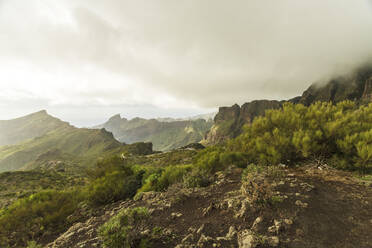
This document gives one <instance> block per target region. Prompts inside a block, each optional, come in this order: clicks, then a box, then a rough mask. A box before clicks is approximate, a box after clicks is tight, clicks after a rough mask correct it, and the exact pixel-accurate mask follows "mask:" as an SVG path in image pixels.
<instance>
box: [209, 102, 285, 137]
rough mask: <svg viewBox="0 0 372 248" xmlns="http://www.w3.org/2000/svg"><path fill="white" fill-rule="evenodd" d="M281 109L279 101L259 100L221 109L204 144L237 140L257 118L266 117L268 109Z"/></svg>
mask: <svg viewBox="0 0 372 248" xmlns="http://www.w3.org/2000/svg"><path fill="white" fill-rule="evenodd" d="M280 107H281V102H279V101H269V100H258V101H253V102H249V103H245V104H243V105H242V106H241V107H240V106H239V105H237V104H234V105H233V106H231V107H220V108H219V111H218V113H217V115H216V116H215V118H214V125H213V126H212V128H211V130H210V131H209V132H208V133H207V135H206V137H205V140H204V141H203V143H204V144H217V143H221V142H223V141H225V140H227V139H231V138H235V137H236V136H238V135H239V134H240V133H241V132H242V127H243V125H244V124H246V123H250V122H251V121H252V120H253V119H254V118H255V117H257V116H261V115H264V113H265V111H266V110H268V109H278V108H280Z"/></svg>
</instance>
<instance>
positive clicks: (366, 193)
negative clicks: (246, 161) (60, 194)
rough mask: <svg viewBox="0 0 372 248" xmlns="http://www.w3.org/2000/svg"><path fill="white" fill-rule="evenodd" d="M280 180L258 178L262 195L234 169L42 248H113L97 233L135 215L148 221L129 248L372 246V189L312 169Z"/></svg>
mask: <svg viewBox="0 0 372 248" xmlns="http://www.w3.org/2000/svg"><path fill="white" fill-rule="evenodd" d="M279 174H280V176H279V177H276V178H272V177H271V175H269V174H267V173H262V174H259V175H256V176H257V179H255V183H261V182H263V181H265V182H266V184H265V187H264V188H260V187H261V186H260V184H254V185H255V186H253V188H252V189H251V188H249V186H248V184H246V183H244V181H243V182H242V181H241V180H240V178H241V169H238V168H234V167H232V168H230V169H229V170H228V171H227V172H225V173H217V174H216V175H215V182H214V183H213V184H211V185H210V186H208V187H206V188H197V189H185V188H182V187H180V185H175V186H173V187H171V188H170V189H168V191H167V192H149V193H144V194H143V195H142V196H141V197H140V198H138V199H136V200H126V201H119V202H116V203H114V204H110V205H106V206H105V207H103V208H100V209H98V210H97V211H96V212H95V214H93V215H89V214H88V215H85V216H84V217H83V221H81V222H79V223H77V224H75V225H73V226H72V227H70V228H69V229H68V230H67V231H66V232H65V233H63V234H61V235H60V236H59V237H58V238H56V239H55V240H54V241H53V242H50V243H49V244H48V245H47V246H46V247H53V248H62V247H71V248H74V247H110V246H107V244H109V243H106V246H104V241H105V240H102V236H100V235H99V227H100V226H102V225H103V224H104V223H106V222H108V221H109V220H110V219H111V220H114V219H115V216H119V215H123V213H125V212H126V211H128V210H135V209H139V207H141V208H144V209H146V210H147V212H148V215H147V216H146V218H145V219H143V220H141V219H138V220H137V222H133V227H132V228H133V229H132V230H131V229H129V230H131V235H132V237H131V238H132V240H133V243H134V244H135V243H136V242H141V241H142V242H143V243H144V240H147V244H148V246H145V247H206V248H208V247H239V248H254V247H283V248H298V247H303V248H305V247H309V248H310V247H314V248H315V247H316V248H360V247H371V246H372V233H371V232H370V230H371V228H372V188H371V187H368V184H367V185H364V184H361V181H360V180H359V179H356V178H354V177H353V176H352V175H351V174H349V173H343V172H338V171H336V170H332V169H329V168H327V167H322V166H319V165H317V164H307V165H302V168H301V169H288V168H287V169H286V168H284V169H282V170H281V171H280V173H279ZM249 190H253V191H254V192H256V193H257V195H255V196H256V197H268V198H265V199H267V200H268V201H267V203H262V204H260V203H257V202H256V199H254V197H253V195H252V194H250V191H249ZM268 192H270V193H268ZM264 193H268V195H267V196H265V195H264ZM113 216H114V217H113ZM111 223H114V222H111ZM123 227H124V226H123ZM128 235H129V234H128ZM111 247H121V246H111ZM122 247H126V246H122ZM128 247H129V246H128ZM131 247H142V246H136V245H134V246H131Z"/></svg>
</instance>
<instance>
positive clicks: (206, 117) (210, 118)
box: [156, 112, 217, 122]
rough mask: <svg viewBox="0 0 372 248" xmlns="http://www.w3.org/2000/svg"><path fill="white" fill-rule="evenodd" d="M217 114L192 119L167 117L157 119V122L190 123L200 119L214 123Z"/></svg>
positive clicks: (192, 117) (202, 115)
mask: <svg viewBox="0 0 372 248" xmlns="http://www.w3.org/2000/svg"><path fill="white" fill-rule="evenodd" d="M216 114H217V112H213V113H208V114H201V115H195V116H191V117H186V118H170V117H168V118H167V117H165V118H156V120H157V121H160V122H174V121H190V120H193V121H195V120H198V119H203V120H206V121H213V119H214V117H215V116H216Z"/></svg>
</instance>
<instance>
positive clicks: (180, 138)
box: [97, 115, 212, 151]
mask: <svg viewBox="0 0 372 248" xmlns="http://www.w3.org/2000/svg"><path fill="white" fill-rule="evenodd" d="M211 126H212V121H211V120H209V121H206V120H204V119H196V120H183V121H171V120H169V119H167V120H166V121H159V120H155V119H150V120H147V119H142V118H134V119H131V120H127V119H125V118H121V117H120V115H115V116H113V117H111V118H110V119H109V120H108V121H107V122H106V123H104V124H102V125H100V126H98V127H97V128H105V129H106V130H108V131H110V132H112V133H113V135H114V137H115V138H116V139H117V140H119V141H120V142H124V143H127V144H131V143H135V142H151V143H153V145H154V150H157V151H168V150H172V149H175V148H179V147H183V146H186V145H188V144H190V143H196V142H199V141H201V140H202V139H203V137H204V135H205V133H206V132H207V131H208V130H209V129H210V127H211Z"/></svg>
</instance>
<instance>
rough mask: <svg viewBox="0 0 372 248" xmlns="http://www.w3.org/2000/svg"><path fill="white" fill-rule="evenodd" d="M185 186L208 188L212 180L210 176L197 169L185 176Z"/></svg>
mask: <svg viewBox="0 0 372 248" xmlns="http://www.w3.org/2000/svg"><path fill="white" fill-rule="evenodd" d="M183 184H184V185H185V186H186V187H187V188H196V187H207V186H208V185H209V184H210V180H209V177H208V175H206V174H205V173H203V172H202V171H201V170H199V169H198V168H196V169H194V170H192V171H191V172H190V173H187V174H186V175H184V177H183Z"/></svg>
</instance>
